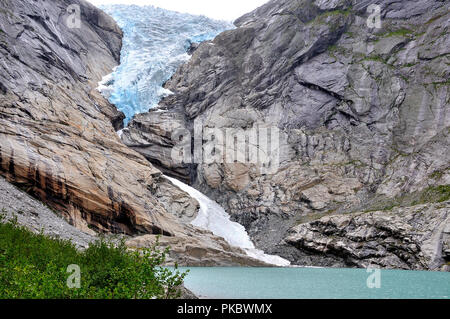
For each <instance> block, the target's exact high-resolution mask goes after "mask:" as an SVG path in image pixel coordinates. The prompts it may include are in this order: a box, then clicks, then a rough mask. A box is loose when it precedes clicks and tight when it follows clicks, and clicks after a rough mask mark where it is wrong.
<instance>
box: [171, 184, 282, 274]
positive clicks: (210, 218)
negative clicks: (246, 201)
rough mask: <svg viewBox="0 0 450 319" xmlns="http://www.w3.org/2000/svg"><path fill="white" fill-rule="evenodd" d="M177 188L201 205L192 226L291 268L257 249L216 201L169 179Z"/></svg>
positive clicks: (268, 260) (265, 260)
mask: <svg viewBox="0 0 450 319" xmlns="http://www.w3.org/2000/svg"><path fill="white" fill-rule="evenodd" d="M166 178H167V179H168V180H170V181H171V182H172V183H173V184H174V185H175V186H177V187H179V188H180V189H182V190H183V191H185V192H186V193H188V194H189V195H190V196H191V197H193V198H195V199H196V200H197V201H198V202H199V204H200V210H199V212H198V215H197V217H196V218H195V220H193V221H192V223H191V224H192V225H194V226H197V227H199V228H203V229H206V230H209V231H211V232H212V233H213V234H214V235H216V236H219V237H223V238H224V239H225V240H226V241H227V242H228V243H229V244H230V245H232V246H235V247H239V248H242V249H243V250H245V252H246V253H247V255H248V256H250V257H253V258H255V259H258V260H261V261H263V262H265V263H268V264H272V265H276V266H289V265H290V262H289V261H288V260H286V259H283V258H281V257H279V256H273V255H266V254H265V253H264V252H263V251H262V250H258V249H256V248H255V245H254V244H253V243H252V241H251V240H250V237H249V236H248V234H247V231H246V230H245V228H244V226H242V225H240V224H238V223H235V222H233V221H231V220H230V215H228V213H227V212H226V211H225V210H224V209H223V208H222V207H221V206H220V205H219V204H217V203H216V202H215V201H213V200H211V199H209V198H208V197H207V196H205V195H204V194H202V193H200V192H199V191H197V190H196V189H194V188H192V187H190V186H188V185H186V184H184V183H182V182H180V181H179V180H177V179H174V178H170V177H167V176H166Z"/></svg>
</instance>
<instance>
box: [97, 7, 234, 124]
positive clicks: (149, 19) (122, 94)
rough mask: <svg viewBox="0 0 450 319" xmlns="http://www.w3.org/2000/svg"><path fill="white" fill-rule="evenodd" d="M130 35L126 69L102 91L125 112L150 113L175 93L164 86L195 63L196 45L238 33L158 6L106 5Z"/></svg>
mask: <svg viewBox="0 0 450 319" xmlns="http://www.w3.org/2000/svg"><path fill="white" fill-rule="evenodd" d="M101 9H103V10H104V11H105V12H106V13H108V14H109V15H110V16H112V17H113V18H114V19H115V20H116V21H117V23H118V25H119V26H120V27H121V29H122V30H123V32H124V38H123V47H122V52H121V61H120V66H119V67H117V68H116V69H115V71H114V72H113V73H112V74H110V75H108V76H106V77H105V78H103V80H102V82H101V83H100V84H99V90H100V91H101V92H102V93H103V94H104V95H105V96H106V97H107V98H108V99H109V101H110V102H111V103H113V104H115V105H116V106H117V108H118V109H119V110H121V111H122V112H123V113H125V116H126V119H125V125H127V124H128V122H129V121H130V120H131V118H132V117H133V115H134V114H137V113H143V112H147V111H148V110H149V109H150V108H152V107H154V106H156V105H157V104H158V103H159V101H160V100H161V98H163V97H164V96H166V95H168V94H171V92H170V91H168V90H165V89H163V87H162V85H163V84H164V83H165V82H166V81H167V80H169V79H170V77H171V76H172V75H173V74H174V73H175V71H176V70H177V68H178V67H179V66H180V65H181V64H183V63H184V62H186V61H187V60H188V59H189V55H188V54H187V53H186V51H187V49H188V48H189V46H190V44H191V43H196V42H197V43H198V42H202V41H206V40H211V39H213V38H214V37H215V36H216V35H217V34H219V33H220V32H222V31H225V30H228V29H232V28H234V26H233V25H232V24H231V23H230V22H225V21H217V20H212V19H209V18H207V17H204V16H195V15H190V14H185V13H179V12H174V11H169V10H165V9H161V8H156V7H153V6H136V5H104V6H101Z"/></svg>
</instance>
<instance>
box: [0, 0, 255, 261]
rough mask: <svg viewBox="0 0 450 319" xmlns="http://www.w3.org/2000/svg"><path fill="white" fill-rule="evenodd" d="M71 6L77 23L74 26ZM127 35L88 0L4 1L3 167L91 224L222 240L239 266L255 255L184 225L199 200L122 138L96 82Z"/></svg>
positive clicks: (0, 46) (202, 243)
mask: <svg viewBox="0 0 450 319" xmlns="http://www.w3.org/2000/svg"><path fill="white" fill-rule="evenodd" d="M73 5H78V6H79V8H80V18H81V25H80V28H71V27H70V26H73V23H74V21H73V18H74V17H73V16H72V14H73V13H71V12H72V11H69V10H68V8H69V6H73ZM72 9H73V7H72ZM68 19H70V22H68ZM121 41H122V32H121V30H120V29H119V28H118V26H117V25H116V23H115V22H114V20H113V19H112V18H110V17H109V16H107V15H106V14H105V13H103V12H102V11H101V10H99V9H97V8H95V7H94V6H92V5H91V4H89V3H88V2H86V1H84V0H59V1H44V0H37V1H31V0H30V1H22V0H21V1H19V0H14V1H1V8H0V68H1V72H0V88H1V91H0V174H1V175H2V176H4V177H5V178H6V179H7V180H8V181H9V182H11V183H13V184H15V185H17V186H19V187H21V188H22V189H24V190H26V191H27V192H28V193H30V194H32V195H34V196H36V197H37V198H38V199H40V200H41V201H43V202H45V203H46V204H48V205H49V206H50V207H52V208H53V209H54V210H55V211H57V212H58V213H61V214H62V215H63V216H64V217H65V218H66V219H67V220H68V221H69V222H70V223H71V224H72V225H74V226H76V227H77V228H79V229H81V230H84V231H85V232H87V233H91V234H95V232H94V231H96V232H112V233H123V234H126V235H131V236H135V235H147V234H158V235H164V236H163V237H170V238H172V240H173V239H176V240H177V241H178V242H179V243H183V242H185V244H184V246H183V247H185V246H186V245H187V243H189V242H192V241H195V243H196V244H197V245H198V246H199V248H200V249H201V248H202V247H210V246H211V245H215V244H214V242H215V241H217V242H220V243H221V250H222V251H223V254H224V255H227V256H228V257H229V256H234V257H235V259H236V260H239V262H238V263H236V265H237V264H246V263H247V262H248V263H252V264H255V263H257V262H256V261H254V260H252V259H249V258H247V257H246V255H245V253H244V252H242V251H240V250H236V249H235V248H233V247H230V246H229V245H227V244H226V243H224V242H223V239H221V238H218V237H215V236H213V235H212V234H208V235H207V236H206V235H205V236H203V235H202V232H201V231H200V230H198V229H196V228H195V227H192V226H189V225H186V224H185V223H187V222H188V221H190V220H192V219H193V218H195V215H196V213H197V212H198V203H197V202H196V201H195V200H194V199H192V198H191V197H190V196H188V194H186V193H185V192H183V191H181V190H180V189H179V188H177V187H176V186H174V185H173V184H172V183H170V182H169V181H168V180H166V179H165V178H164V176H163V175H162V173H161V172H160V171H159V170H158V169H156V168H154V167H153V166H152V165H151V164H150V163H149V162H148V161H147V160H146V159H145V158H144V157H143V156H141V155H140V154H138V153H137V152H134V151H133V150H131V149H130V148H128V147H126V146H125V145H124V144H123V143H122V142H121V141H120V139H119V137H118V135H117V134H116V130H117V129H119V128H120V127H121V125H122V120H123V118H124V117H123V114H122V113H120V112H118V111H117V110H116V109H115V107H114V106H113V105H111V104H109V103H108V102H107V101H106V100H105V99H104V98H103V97H102V96H101V95H100V94H99V93H98V92H97V91H96V89H95V88H96V87H97V85H98V84H97V83H98V81H99V80H100V79H101V78H102V77H103V76H104V75H106V74H108V73H110V72H111V70H112V68H113V67H114V66H116V65H117V64H118V62H119V57H120V49H121ZM178 253H180V254H186V255H187V256H189V254H190V252H189V251H182V250H178ZM221 258H222V256H218V257H217V259H218V260H219V259H221ZM211 260H214V253H211V254H210V261H211ZM218 262H222V261H218Z"/></svg>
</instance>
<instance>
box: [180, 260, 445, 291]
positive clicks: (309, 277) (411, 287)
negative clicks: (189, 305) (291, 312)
mask: <svg viewBox="0 0 450 319" xmlns="http://www.w3.org/2000/svg"><path fill="white" fill-rule="evenodd" d="M187 269H189V270H190V272H189V274H188V275H187V277H186V279H185V286H186V287H187V288H188V289H190V290H191V291H192V292H194V293H195V294H196V295H197V296H199V297H201V298H210V299H397V298H400V299H423V298H425V299H449V298H450V273H444V272H424V271H402V270H380V272H379V273H377V274H375V273H374V272H373V273H368V272H367V270H366V269H329V268H243V267H229V268H222V267H205V268H197V267H193V268H180V270H181V271H186V270H187ZM370 276H372V277H370ZM369 277H370V278H369ZM369 286H372V287H373V286H375V287H374V288H369ZM377 287H379V288H377Z"/></svg>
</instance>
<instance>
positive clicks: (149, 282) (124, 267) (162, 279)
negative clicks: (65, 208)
mask: <svg viewBox="0 0 450 319" xmlns="http://www.w3.org/2000/svg"><path fill="white" fill-rule="evenodd" d="M166 253H167V250H166V251H160V250H159V249H158V248H157V245H155V246H154V247H152V248H150V249H146V250H141V251H134V252H132V251H129V250H127V248H126V246H125V244H124V242H123V241H122V242H120V243H119V244H112V243H108V242H106V241H105V240H104V239H101V240H99V241H98V242H96V243H94V244H91V246H90V247H89V248H88V249H86V250H84V251H79V250H77V249H76V248H75V246H74V245H73V244H72V243H70V242H68V241H63V240H59V239H54V238H49V237H47V236H44V235H43V234H34V233H32V232H31V231H29V230H28V229H26V228H25V227H22V226H19V225H18V224H17V221H15V220H12V221H6V220H5V218H4V214H0V298H1V299H3V298H14V299H16V298H17V299H22V298H33V299H44V298H45V299H47V298H51V299H66V298H67V299H68V298H76V299H112V298H113V299H150V298H158V299H159V298H177V297H179V296H180V291H179V288H178V287H179V286H180V285H181V284H182V283H183V280H184V278H185V276H186V273H180V272H179V271H177V270H176V271H170V270H168V269H166V268H163V267H161V265H162V264H163V263H164V261H165V256H166ZM70 265H78V266H79V268H80V271H81V272H80V274H81V276H80V281H79V288H70V287H69V286H73V285H68V284H67V282H68V279H69V282H71V283H73V281H71V280H72V279H73V277H70V276H72V275H73V274H74V273H73V272H68V266H70ZM69 270H70V268H69ZM74 282H75V283H77V281H74Z"/></svg>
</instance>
